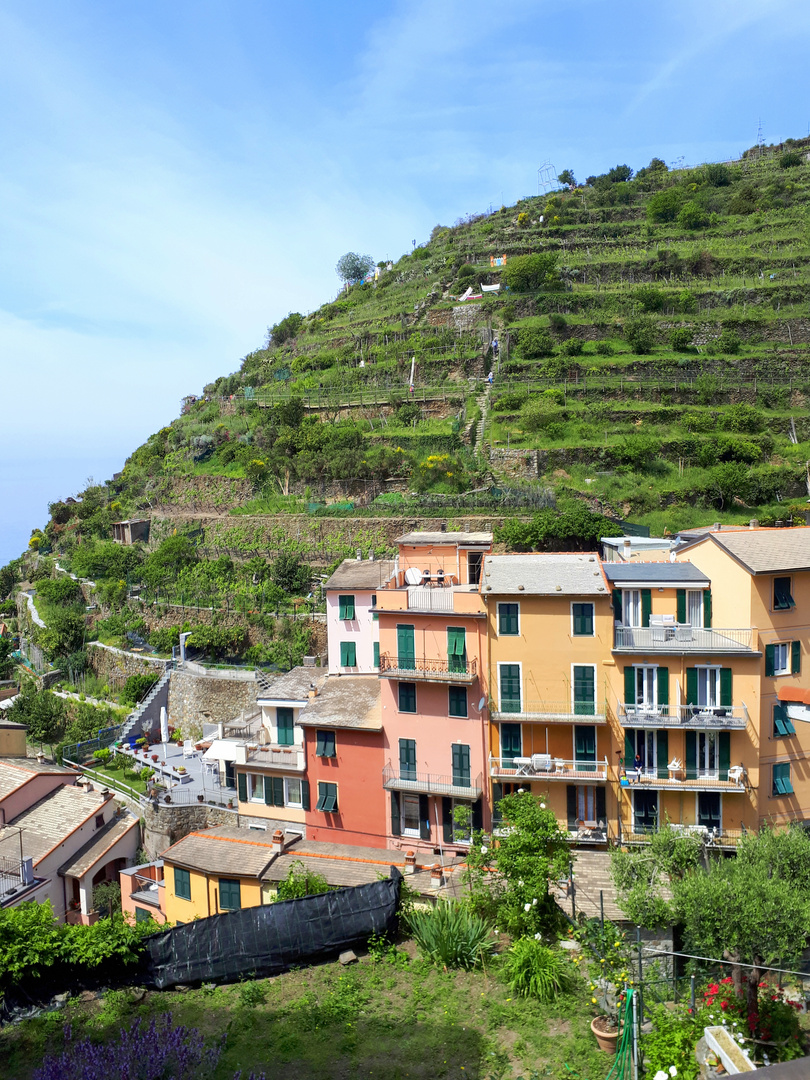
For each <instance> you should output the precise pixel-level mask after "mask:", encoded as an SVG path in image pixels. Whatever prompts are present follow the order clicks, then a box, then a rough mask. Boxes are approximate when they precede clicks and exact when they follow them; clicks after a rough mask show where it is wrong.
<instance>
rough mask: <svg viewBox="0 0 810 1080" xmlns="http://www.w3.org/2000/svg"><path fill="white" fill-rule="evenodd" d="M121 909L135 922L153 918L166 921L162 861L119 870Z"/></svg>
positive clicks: (157, 920)
mask: <svg viewBox="0 0 810 1080" xmlns="http://www.w3.org/2000/svg"><path fill="white" fill-rule="evenodd" d="M118 877H119V880H120V882H121V910H122V911H123V912H124V913H125V914H127V915H131V916H132V917H133V918H134V919H135V921H136V922H142V921H145V920H147V919H153V920H154V921H155V922H156V923H160V924H161V925H162V924H163V923H165V922H166V905H165V903H164V898H165V895H166V889H165V886H164V884H163V861H162V860H160V859H159V860H158V861H157V862H153V863H143V864H142V865H141V866H130V867H129V869H127V870H121V872H120V873H119V875H118Z"/></svg>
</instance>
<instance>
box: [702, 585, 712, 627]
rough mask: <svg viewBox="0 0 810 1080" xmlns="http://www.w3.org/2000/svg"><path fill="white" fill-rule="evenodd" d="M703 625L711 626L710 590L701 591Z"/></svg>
mask: <svg viewBox="0 0 810 1080" xmlns="http://www.w3.org/2000/svg"><path fill="white" fill-rule="evenodd" d="M703 625H704V626H705V627H707V628H708V627H710V626H711V625H712V590H711V589H704V590H703Z"/></svg>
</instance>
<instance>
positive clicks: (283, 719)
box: [276, 705, 295, 746]
mask: <svg viewBox="0 0 810 1080" xmlns="http://www.w3.org/2000/svg"><path fill="white" fill-rule="evenodd" d="M276 726H277V727H278V741H279V745H280V746H292V745H293V743H294V742H295V724H294V722H293V711H292V709H290V708H288V707H287V706H286V705H282V706H279V708H277V709H276Z"/></svg>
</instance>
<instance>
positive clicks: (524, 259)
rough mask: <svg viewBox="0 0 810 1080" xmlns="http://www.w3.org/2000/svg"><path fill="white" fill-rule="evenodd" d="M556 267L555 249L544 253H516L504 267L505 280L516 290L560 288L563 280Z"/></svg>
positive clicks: (505, 282)
mask: <svg viewBox="0 0 810 1080" xmlns="http://www.w3.org/2000/svg"><path fill="white" fill-rule="evenodd" d="M556 267H557V253H556V252H553V251H549V252H545V253H544V254H542V255H516V256H515V257H514V258H512V259H510V260H509V262H508V263H507V264H506V266H505V267H504V268H503V281H504V284H505V285H507V286H508V288H510V289H513V290H514V291H515V292H529V291H537V290H539V289H559V288H560V286H561V280H560V275H559V273H558V272H557V269H556Z"/></svg>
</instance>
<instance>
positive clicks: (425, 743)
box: [377, 532, 492, 851]
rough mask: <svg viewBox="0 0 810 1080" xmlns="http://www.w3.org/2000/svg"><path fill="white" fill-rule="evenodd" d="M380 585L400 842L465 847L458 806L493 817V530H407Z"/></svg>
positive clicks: (384, 701)
mask: <svg viewBox="0 0 810 1080" xmlns="http://www.w3.org/2000/svg"><path fill="white" fill-rule="evenodd" d="M397 543H398V545H399V556H398V559H397V568H396V572H395V574H394V576H393V578H392V580H391V582H390V583H389V587H388V589H386V590H384V591H381V592H380V593H378V594H377V611H378V613H379V628H380V631H379V632H380V679H381V683H382V687H381V705H382V722H383V730H384V746H385V749H386V753H387V760H386V764H385V768H384V769H383V787H384V788H385V790H386V791H387V792H388V811H389V813H388V828H389V837H390V839H389V843H390V845H391V846H405V847H409V848H413V849H415V850H422V851H426V850H429V851H434V850H439V849H442V850H444V849H445V848H446V847H448V846H450V847H451V848H459V849H463V848H464V846H465V843H466V833H465V832H464V830H461V829H459V828H458V826H457V825H456V823H455V814H454V812H455V810H456V808H457V807H459V806H463V807H467V808H469V810H470V817H471V825H472V828H481V827H482V826H484V825H487V824H488V822H489V812H488V808H487V807H486V806H485V802H484V795H485V790H486V783H485V769H486V764H485V763H486V761H487V735H488V733H487V713H486V701H487V688H486V672H487V628H486V615H485V609H484V605H483V603H482V600H481V596H480V593H479V580H480V575H481V565H482V561H483V557H484V555H485V554H486V553H488V552H489V551H491V549H492V534H491V533H472V532H447V533H445V532H439V533H408V534H407V535H405V536H402V537H400V538H399V539H398V541H397Z"/></svg>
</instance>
